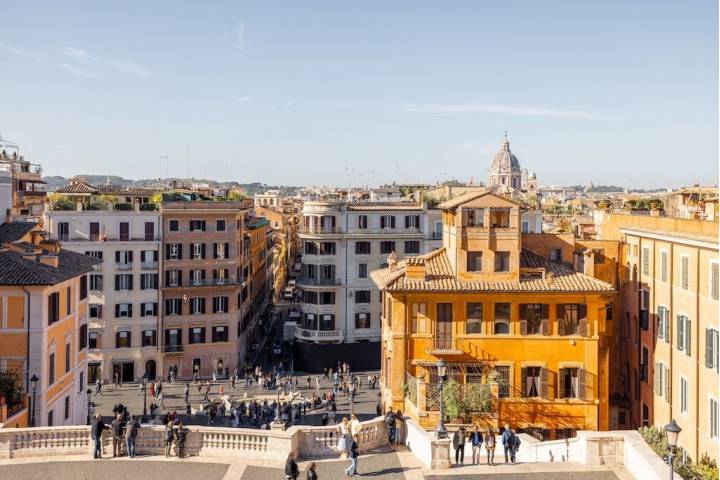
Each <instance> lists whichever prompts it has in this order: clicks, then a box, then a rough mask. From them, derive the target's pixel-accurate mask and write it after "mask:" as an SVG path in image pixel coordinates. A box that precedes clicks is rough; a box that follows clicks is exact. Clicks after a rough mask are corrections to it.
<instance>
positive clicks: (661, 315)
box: [657, 305, 670, 343]
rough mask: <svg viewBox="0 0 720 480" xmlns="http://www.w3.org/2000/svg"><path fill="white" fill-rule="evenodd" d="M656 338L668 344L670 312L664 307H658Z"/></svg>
mask: <svg viewBox="0 0 720 480" xmlns="http://www.w3.org/2000/svg"><path fill="white" fill-rule="evenodd" d="M657 316H658V326H657V336H658V338H660V339H663V340H665V343H670V310H668V308H667V307H665V306H662V305H661V306H659V307H658V315H657Z"/></svg>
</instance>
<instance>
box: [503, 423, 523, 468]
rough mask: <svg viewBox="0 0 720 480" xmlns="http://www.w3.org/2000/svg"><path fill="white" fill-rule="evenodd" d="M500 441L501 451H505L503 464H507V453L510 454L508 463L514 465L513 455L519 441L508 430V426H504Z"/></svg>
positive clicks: (513, 433) (518, 445)
mask: <svg viewBox="0 0 720 480" xmlns="http://www.w3.org/2000/svg"><path fill="white" fill-rule="evenodd" d="M501 440H502V444H503V449H504V450H505V463H508V453H509V454H510V461H511V462H512V463H515V454H516V453H517V451H518V448H519V447H520V439H519V438H518V437H517V435H515V432H513V431H512V430H511V429H510V425H508V424H505V430H504V431H503V433H502V437H501Z"/></svg>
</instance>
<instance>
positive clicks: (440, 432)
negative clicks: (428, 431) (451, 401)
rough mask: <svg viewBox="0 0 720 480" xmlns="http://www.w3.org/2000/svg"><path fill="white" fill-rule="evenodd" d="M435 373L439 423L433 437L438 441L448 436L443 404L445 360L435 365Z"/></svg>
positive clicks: (445, 372)
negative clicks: (438, 398)
mask: <svg viewBox="0 0 720 480" xmlns="http://www.w3.org/2000/svg"><path fill="white" fill-rule="evenodd" d="M437 371H438V377H439V379H440V423H439V424H438V426H437V428H436V429H435V437H436V438H438V439H440V438H447V436H448V432H447V428H445V404H444V402H443V382H444V381H445V375H447V364H446V363H445V360H442V359H441V360H440V363H438V365H437Z"/></svg>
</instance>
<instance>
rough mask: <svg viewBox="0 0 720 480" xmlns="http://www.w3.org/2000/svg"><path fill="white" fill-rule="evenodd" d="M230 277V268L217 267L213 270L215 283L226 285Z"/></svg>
mask: <svg viewBox="0 0 720 480" xmlns="http://www.w3.org/2000/svg"><path fill="white" fill-rule="evenodd" d="M229 279H230V270H228V269H227V268H216V269H214V270H213V281H214V283H215V285H225V284H226V283H228V280H229Z"/></svg>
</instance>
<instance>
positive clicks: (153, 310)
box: [140, 302, 157, 317]
mask: <svg viewBox="0 0 720 480" xmlns="http://www.w3.org/2000/svg"><path fill="white" fill-rule="evenodd" d="M155 315H157V303H155V302H144V303H141V304H140V316H141V317H154V316H155Z"/></svg>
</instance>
